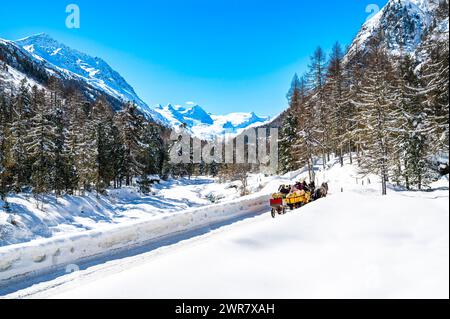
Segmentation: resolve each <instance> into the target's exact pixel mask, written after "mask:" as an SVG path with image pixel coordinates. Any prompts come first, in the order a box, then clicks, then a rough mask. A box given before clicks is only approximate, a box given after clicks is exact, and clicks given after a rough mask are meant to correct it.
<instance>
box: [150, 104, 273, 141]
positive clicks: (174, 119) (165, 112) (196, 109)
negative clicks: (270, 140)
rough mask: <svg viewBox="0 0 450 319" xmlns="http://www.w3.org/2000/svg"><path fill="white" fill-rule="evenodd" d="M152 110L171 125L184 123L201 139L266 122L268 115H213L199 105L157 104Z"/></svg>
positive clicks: (232, 132) (237, 131)
mask: <svg viewBox="0 0 450 319" xmlns="http://www.w3.org/2000/svg"><path fill="white" fill-rule="evenodd" d="M154 110H155V111H156V112H158V113H160V114H161V116H163V117H164V118H166V119H168V120H169V122H170V126H171V127H174V128H175V127H179V126H180V125H182V124H185V125H186V127H187V129H188V130H189V131H190V132H192V134H193V135H194V136H196V137H198V138H201V139H211V138H213V137H214V136H217V135H222V134H224V133H229V134H239V133H241V132H242V131H243V130H245V129H247V128H250V127H252V126H260V125H262V124H265V123H267V122H268V121H269V120H270V118H269V117H260V116H257V115H256V114H255V113H253V112H251V113H230V114H228V115H214V114H210V113H207V112H206V111H205V110H204V109H203V108H202V107H201V106H199V105H189V106H186V107H184V106H181V105H175V106H174V105H171V104H169V105H166V106H162V105H158V106H156V107H155V108H154Z"/></svg>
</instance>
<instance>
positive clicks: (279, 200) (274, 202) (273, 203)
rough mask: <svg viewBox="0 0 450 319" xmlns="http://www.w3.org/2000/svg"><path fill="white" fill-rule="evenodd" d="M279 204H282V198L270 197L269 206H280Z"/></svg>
mask: <svg viewBox="0 0 450 319" xmlns="http://www.w3.org/2000/svg"><path fill="white" fill-rule="evenodd" d="M281 205H283V199H282V198H272V199H271V200H270V206H281Z"/></svg>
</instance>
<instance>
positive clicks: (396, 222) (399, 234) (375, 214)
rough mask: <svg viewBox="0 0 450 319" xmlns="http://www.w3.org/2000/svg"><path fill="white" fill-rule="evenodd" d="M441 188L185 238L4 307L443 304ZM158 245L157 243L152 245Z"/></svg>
mask: <svg viewBox="0 0 450 319" xmlns="http://www.w3.org/2000/svg"><path fill="white" fill-rule="evenodd" d="M447 204H448V188H447V189H443V190H438V191H435V192H433V193H417V192H416V193H409V192H398V193H392V194H391V195H390V196H388V197H381V196H378V195H375V194H370V193H368V194H362V193H361V194H360V193H358V192H348V193H342V194H336V195H335V196H331V197H329V198H327V199H325V200H321V201H319V202H315V203H313V204H310V205H309V206H307V207H305V208H302V209H301V210H298V211H294V212H291V213H289V214H288V215H286V216H282V217H279V218H277V219H276V220H272V219H271V217H270V215H269V214H268V213H266V214H263V215H259V216H255V217H251V218H247V219H244V220H240V221H236V222H235V223H227V224H224V225H223V226H221V227H219V228H217V229H211V230H205V229H204V230H203V231H200V232H198V233H196V234H193V233H191V234H187V235H186V236H184V237H180V238H177V239H176V240H171V241H167V242H166V243H163V244H162V245H160V247H159V248H158V247H153V248H154V249H148V250H147V251H146V252H145V251H141V252H138V253H137V254H134V255H133V254H130V255H129V256H117V258H115V259H111V260H109V261H107V262H105V263H99V264H95V265H92V266H89V265H88V266H87V267H86V269H84V270H82V271H79V272H76V273H72V274H69V275H64V276H61V277H58V278H53V279H52V278H48V280H47V281H45V282H42V283H40V284H38V285H34V286H31V287H29V288H26V289H23V290H20V291H17V292H15V293H13V294H10V295H8V296H7V297H8V298H23V297H28V298H448V297H449V213H448V206H447ZM160 244H161V243H160Z"/></svg>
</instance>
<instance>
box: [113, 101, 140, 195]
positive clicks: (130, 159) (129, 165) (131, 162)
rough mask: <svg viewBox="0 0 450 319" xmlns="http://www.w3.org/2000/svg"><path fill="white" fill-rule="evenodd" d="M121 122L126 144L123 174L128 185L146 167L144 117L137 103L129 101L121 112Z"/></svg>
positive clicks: (122, 137) (123, 141) (121, 130)
mask: <svg viewBox="0 0 450 319" xmlns="http://www.w3.org/2000/svg"><path fill="white" fill-rule="evenodd" d="M119 123H120V132H121V139H122V143H123V146H124V160H123V167H122V174H123V177H124V178H125V183H126V185H127V186H129V185H131V184H132V181H133V178H135V177H140V176H142V174H143V172H144V168H145V165H144V163H143V157H144V149H145V147H146V145H145V144H144V143H143V141H142V137H143V133H144V118H143V117H142V115H141V114H139V112H138V110H137V108H136V105H134V104H132V103H128V104H126V105H125V107H124V109H123V111H121V112H120V113H119Z"/></svg>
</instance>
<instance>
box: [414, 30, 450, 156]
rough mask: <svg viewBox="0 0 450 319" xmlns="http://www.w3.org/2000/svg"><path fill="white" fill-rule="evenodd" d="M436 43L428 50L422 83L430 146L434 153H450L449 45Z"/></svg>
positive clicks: (446, 42) (446, 35) (446, 36)
mask: <svg viewBox="0 0 450 319" xmlns="http://www.w3.org/2000/svg"><path fill="white" fill-rule="evenodd" d="M443 37H444V38H446V39H447V40H446V41H442V42H434V43H433V45H430V46H429V47H428V48H427V51H428V56H429V61H427V62H426V63H425V65H424V67H423V70H422V74H421V81H422V83H423V84H422V85H423V88H424V89H423V91H422V92H421V94H422V96H423V97H424V105H425V108H426V110H425V111H426V113H427V114H428V116H429V124H430V126H429V134H430V144H431V145H432V146H433V151H434V152H435V154H437V153H438V152H439V151H445V152H447V153H448V151H449V93H448V92H449V86H448V84H449V80H448V79H449V73H448V71H449V49H448V48H449V44H448V31H447V32H446V33H445V34H444V35H443Z"/></svg>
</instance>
